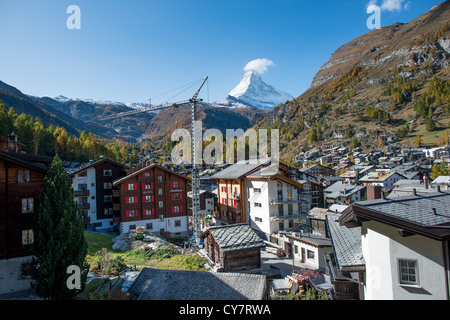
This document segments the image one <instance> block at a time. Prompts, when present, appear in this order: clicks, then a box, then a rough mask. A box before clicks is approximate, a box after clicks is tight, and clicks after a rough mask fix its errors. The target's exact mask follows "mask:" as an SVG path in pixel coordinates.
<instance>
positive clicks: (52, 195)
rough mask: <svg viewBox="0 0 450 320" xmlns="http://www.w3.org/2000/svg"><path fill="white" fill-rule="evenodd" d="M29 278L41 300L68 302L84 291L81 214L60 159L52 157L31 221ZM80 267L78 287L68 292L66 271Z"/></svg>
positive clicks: (83, 249)
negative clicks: (31, 257)
mask: <svg viewBox="0 0 450 320" xmlns="http://www.w3.org/2000/svg"><path fill="white" fill-rule="evenodd" d="M33 233H34V235H35V241H34V244H33V248H32V250H33V255H34V258H33V263H32V278H33V279H34V280H35V282H34V285H33V286H34V287H35V290H36V293H37V294H38V295H39V296H40V297H43V298H44V299H50V300H68V299H71V298H73V297H74V296H76V295H77V294H78V293H80V292H81V291H82V290H83V289H84V284H85V282H86V278H87V273H88V271H89V268H88V265H87V263H86V261H85V257H86V254H87V243H86V240H85V238H84V229H83V225H82V220H81V214H80V211H79V210H78V208H77V206H76V204H75V203H74V198H73V192H72V189H71V187H70V184H69V180H68V177H67V174H66V172H65V169H64V167H63V165H62V161H61V159H60V158H59V157H58V156H56V157H55V158H54V160H53V162H52V164H51V166H50V169H49V171H48V172H47V175H46V178H45V184H44V189H43V190H42V192H41V195H40V205H39V210H38V213H37V215H36V216H35V219H34V224H33ZM69 266H78V267H79V268H80V271H81V272H80V284H81V288H80V289H79V290H77V289H72V290H71V289H69V287H68V285H67V280H68V279H69V277H70V276H71V274H70V273H68V271H67V268H68V267H69Z"/></svg>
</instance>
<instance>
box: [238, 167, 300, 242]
mask: <svg viewBox="0 0 450 320" xmlns="http://www.w3.org/2000/svg"><path fill="white" fill-rule="evenodd" d="M302 187H303V185H302V184H300V183H298V182H296V181H294V180H292V179H290V178H288V177H286V176H284V175H281V174H280V173H279V172H278V171H271V169H270V167H269V168H263V169H261V170H258V171H256V172H254V173H252V174H249V175H248V176H247V177H246V179H245V189H246V199H247V206H246V209H247V212H246V214H247V221H248V224H249V225H250V226H251V227H252V228H253V229H255V230H258V231H260V233H261V235H262V234H264V235H265V238H266V239H267V240H269V239H270V235H272V234H273V233H277V232H279V231H285V230H289V229H292V228H294V227H297V226H298V225H299V224H300V223H302V222H304V221H302V219H303V215H305V214H306V213H307V212H306V211H305V212H303V211H302V206H301V202H302V194H301V190H302Z"/></svg>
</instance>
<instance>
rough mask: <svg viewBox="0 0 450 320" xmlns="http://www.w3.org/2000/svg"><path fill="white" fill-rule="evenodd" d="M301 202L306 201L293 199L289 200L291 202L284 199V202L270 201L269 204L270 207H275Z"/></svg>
mask: <svg viewBox="0 0 450 320" xmlns="http://www.w3.org/2000/svg"><path fill="white" fill-rule="evenodd" d="M303 201H306V200H304V199H299V200H294V199H291V200H288V199H285V200H277V199H272V200H270V201H269V204H270V205H271V206H277V205H279V204H289V203H301V202H303Z"/></svg>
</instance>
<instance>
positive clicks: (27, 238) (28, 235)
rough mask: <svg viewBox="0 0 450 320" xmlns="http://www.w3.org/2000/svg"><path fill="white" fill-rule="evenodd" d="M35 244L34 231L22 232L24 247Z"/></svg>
mask: <svg viewBox="0 0 450 320" xmlns="http://www.w3.org/2000/svg"><path fill="white" fill-rule="evenodd" d="M33 242H34V235H33V230H32V229H29V230H22V245H24V246H26V245H29V244H33Z"/></svg>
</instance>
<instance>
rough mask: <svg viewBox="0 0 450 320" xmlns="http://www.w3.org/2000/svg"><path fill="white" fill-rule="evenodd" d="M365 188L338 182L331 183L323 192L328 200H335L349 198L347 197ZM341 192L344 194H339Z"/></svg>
mask: <svg viewBox="0 0 450 320" xmlns="http://www.w3.org/2000/svg"><path fill="white" fill-rule="evenodd" d="M365 188H366V187H365V186H358V185H354V184H350V183H345V182H342V181H338V182H335V183H333V184H332V185H331V186H329V187H328V188H326V189H325V190H324V191H325V192H326V194H325V197H327V198H330V199H336V198H339V197H342V196H349V195H351V194H354V193H356V192H359V191H361V190H363V189H365ZM341 191H344V193H341Z"/></svg>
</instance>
